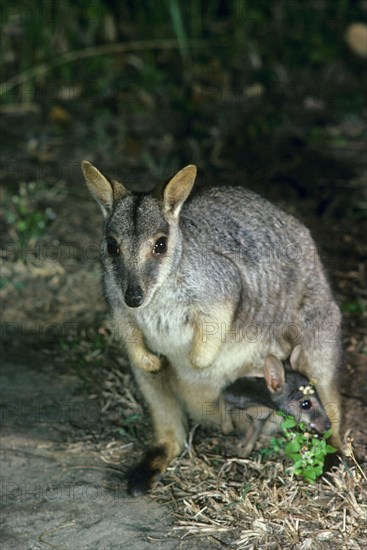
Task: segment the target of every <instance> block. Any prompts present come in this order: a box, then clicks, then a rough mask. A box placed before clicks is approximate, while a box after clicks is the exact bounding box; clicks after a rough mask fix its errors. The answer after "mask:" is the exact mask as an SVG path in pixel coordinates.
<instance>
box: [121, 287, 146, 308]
mask: <svg viewBox="0 0 367 550" xmlns="http://www.w3.org/2000/svg"><path fill="white" fill-rule="evenodd" d="M143 300H144V292H143V290H142V289H141V288H140V286H135V287H132V288H128V289H127V291H126V294H125V304H126V305H127V306H128V307H139V306H141V304H142V303H143Z"/></svg>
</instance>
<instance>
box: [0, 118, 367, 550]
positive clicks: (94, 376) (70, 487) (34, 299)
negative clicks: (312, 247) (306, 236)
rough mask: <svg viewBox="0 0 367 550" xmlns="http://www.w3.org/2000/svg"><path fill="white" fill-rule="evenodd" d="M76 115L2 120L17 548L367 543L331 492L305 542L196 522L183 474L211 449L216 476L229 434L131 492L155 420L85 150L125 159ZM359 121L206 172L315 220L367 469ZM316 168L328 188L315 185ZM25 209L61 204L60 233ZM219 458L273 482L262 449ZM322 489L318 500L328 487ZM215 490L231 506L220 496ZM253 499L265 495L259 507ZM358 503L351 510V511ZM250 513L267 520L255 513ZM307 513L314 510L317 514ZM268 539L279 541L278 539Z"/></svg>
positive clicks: (12, 544)
mask: <svg viewBox="0 0 367 550" xmlns="http://www.w3.org/2000/svg"><path fill="white" fill-rule="evenodd" d="M73 116H74V117H75V119H76V120H75V123H74V124H73V126H72V128H70V135H69V136H68V140H67V141H65V139H62V140H59V138H58V134H57V132H56V131H55V121H54V120H52V117H51V119H50V118H47V116H46V121H45V118H44V117H45V114H44V113H33V114H29V113H26V114H23V115H22V114H16V115H14V114H13V115H7V116H6V117H4V119H5V120H3V121H2V123H1V124H2V125H1V128H0V131H1V132H2V136H3V139H4V142H9V141H12V143H16V148H15V149H13V150H11V149H10V148H7V149H5V152H4V156H3V160H4V161H5V164H4V166H5V170H4V171H3V174H4V176H5V177H4V178H3V184H4V186H3V191H2V192H3V202H2V207H1V208H2V211H1V214H2V230H3V246H2V265H1V281H2V288H1V297H2V371H1V387H2V402H1V409H0V410H1V417H2V438H1V454H2V460H1V462H2V466H1V484H2V493H1V495H2V496H1V507H2V515H1V520H2V535H1V540H2V548H3V549H4V550H10V549H14V550H15V549H16V550H21V549H31V548H34V549H36V548H39V549H41V548H62V549H67V550H69V549H70V550H81V549H87V548H88V550H90V549H97V548H98V549H103V548H106V549H107V548H111V549H112V548H131V549H134V548H136V549H139V550H140V549H143V548H151V547H154V548H162V549H165V548H167V549H168V548H199V547H200V548H206V547H208V548H209V547H210V548H223V547H224V548H258V547H259V548H260V547H263V548H264V547H266V548H297V549H298V548H299V549H303V548H310V547H312V548H320V549H324V548H333V549H335V548H340V549H341V548H356V549H358V548H359V549H361V550H362V549H363V548H365V547H366V546H367V522H366V517H364V518H363V517H362V516H361V514H360V512H358V514H357V512H356V514H357V516H356V517H357V519H353V517H354V516H353V513H354V512H353V513H352V512H351V516H350V517H351V519H350V522H349V519H348V522H349V523H348V522H347V523H348V524H347V526H345V525H344V531H343V525H342V524H343V516H341V518H342V519H340V517H339V516H335V517H337V519H335V523H333V522H334V520H333V519H329V520H328V521H329V531H330V533H331V534H330V533H329V534H327V533H326V532H327V531H328V529H326V527H325V525H323V524H322V515H323V513H325V514H326V511H327V509H328V504H327V503H325V504H324V506H325V508H324V510H325V512H323V511H322V510H323V509H322V508H321V511H320V512H319V519H318V520H317V521H319V524H318V525H319V527H317V529H319V530H318V531H317V529H316V527H315V526H312V525H311V523H312V521H313V520H312V519H309V520H308V521H309V522H310V525H311V526H310V533H311V534H309V535H308V538H307V536H306V535H305V534H303V535H302V532H301V530H298V527H297V530H298V531H297V533H298V535H297V537H298V539H297V538H292V536H293V535H292V536H291V535H290V534H289V533H288V532H287V531H284V532H282V533H281V534H279V538H276V537H275V535H274V533H273V534H271V533H270V534H269V533H267V532H266V529H265V528H263V526H262V523H261V521H264V519H263V517H261V518H257V519H256V521H255V519H253V523H252V524H251V525H252V527H251V525H250V524H249V525H247V527H246V529H247V530H248V532H250V530H251V529H252V532H255V531H256V529H257V528H258V531H259V532H261V536H260V535H259V537H260V538H258V539H256V537H255V538H253V539H249V538H243V536H242V539H241V536H240V535H239V534H238V533H237V531H238V532H240V531H241V525H240V524H239V523H238V524H237V525H236V527H231V528H230V527H223V526H222V527H221V526H218V525H217V524H216V525H215V527H213V525H212V524H210V525H209V524H208V523H205V521H204V520H203V522H202V526H201V527H200V526H199V527H197V528H195V529H193V523H192V522H193V521H194V520H193V518H196V521H197V518H198V517H200V514H202V513H203V515H204V516H205V513H204V512H203V510H204V509H205V507H204V506H202V504H200V503H199V504H198V508H197V509H196V510H194V511H192V510H191V511H187V513H188V514H189V513H191V516H190V518H191V519H190V521H189V520H188V519H187V518H186V519H185V516H184V512H183V509H184V508H185V506H186V507H188V504H187V503H188V502H189V501H190V498H194V497H192V495H191V496H190V497H189V496H187V495H188V492H185V491H186V489H184V488H183V487H182V486H181V485H180V482H179V481H177V479H178V478H179V477H180V476H181V478H183V477H185V478H186V479H187V476H188V473H187V471H188V469H190V464H195V465H197V464H198V461H200V464H201V471H204V470H205V468H207V476H208V479H209V478H210V475H211V474H210V473H208V472H210V471H212V470H210V469H211V468H212V469H213V468H214V466H213V464H214V463H215V461H214V459H213V458H210V457H211V456H212V455H211V451H212V448H213V446H215V445H216V444H217V443H218V440H220V436H217V434H214V435H208V434H206V433H203V432H197V433H195V438H194V442H193V446H194V447H193V448H195V447H196V448H197V449H199V450H198V451H197V453H196V455H195V456H187V453H186V455H185V457H183V458H182V459H181V461H177V462H176V466H174V467H173V469H172V470H170V472H168V474H167V477H165V479H163V481H162V482H161V483H160V484H159V485H158V488H157V491H156V492H153V493H152V495H149V496H147V497H144V498H139V499H132V498H130V497H129V496H128V495H127V493H126V482H125V474H126V471H127V469H128V468H129V467H130V466H131V465H132V464H134V463H135V461H136V460H137V459H138V457H139V456H140V453H141V451H142V449H143V447H144V444H145V442H146V441H147V440H149V438H150V432H151V429H150V424H149V418H148V416H147V413H146V410H145V408H144V405H143V402H142V399H141V396H139V392H138V390H137V389H136V387H135V385H134V382H133V381H132V379H131V376H130V374H129V369H128V365H127V363H126V360H125V359H124V357H123V355H122V353H121V351H120V350H119V348H118V345H117V344H116V343H115V342H113V341H112V339H111V336H110V330H109V327H110V324H109V323H110V321H109V316H108V311H107V307H106V305H105V303H104V299H103V295H102V289H101V281H100V279H101V270H100V265H99V262H98V240H99V235H100V230H101V223H102V220H101V215H100V213H99V210H98V208H97V206H96V205H95V204H94V202H93V200H92V198H91V197H90V196H89V195H88V193H87V191H86V189H85V188H84V185H83V182H82V177H81V174H80V172H79V162H80V160H81V159H83V158H88V159H89V160H91V161H96V162H97V164H98V160H99V166H100V167H101V168H103V169H108V168H109V169H112V167H113V158H111V157H112V156H111V157H108V155H107V153H106V157H103V155H100V158H99V157H98V156H97V154H96V148H95V144H94V143H93V142H92V141H88V140H87V130H88V129H87V127H85V126H84V125H83V124H82V123H81V122H80V123H79V122H78V120H77V116H76V114H75V112H74V113H73ZM364 124H365V123H364ZM56 127H57V124H56ZM365 128H366V126H364V131H365ZM352 130H353V129H352ZM352 130H351V129H350V128H349V127H346V128H343V127H341V128H339V130H338V131H339V133H340V134H341V135H343V136H344V137H345V139H346V143H347V145H346V146H343V147H341V148H340V147H339V148H334V149H333V148H332V147H328V146H324V148H323V150H321V151H320V149H319V148H318V149H312V148H309V147H306V146H302V145H300V144H299V143H293V142H289V141H284V142H279V143H278V144H277V145H276V146H274V148H273V149H272V150H271V149H270V150H267V151H264V150H263V151H262V156H261V155H260V156H259V158H256V156H255V157H254V159H253V162H254V165H255V168H256V170H255V175H254V176H253V175H251V173H249V168H248V166H249V165H248V164H246V163H245V164H243V165H241V167H240V169H238V168H237V167H236V164H235V163H234V162H233V163H232V164H230V165H229V166H226V167H225V168H224V169H223V167H222V168H220V167H219V168H218V166H214V165H212V166H205V165H204V166H203V168H202V176H201V175H199V177H203V178H205V179H206V180H207V181H210V180H211V179H212V178H214V177H215V178H217V177H218V174H219V176H221V177H222V178H225V179H226V180H229V179H230V180H231V181H232V182H233V183H236V182H239V180H240V179H241V181H242V180H245V183H246V185H248V186H249V187H251V188H252V189H254V190H256V191H257V192H259V193H260V194H263V195H264V196H267V197H268V198H270V199H271V200H273V201H275V202H277V203H278V204H280V205H281V206H282V207H283V208H285V209H286V210H287V211H289V212H291V213H293V214H295V215H297V216H298V217H299V218H300V219H302V220H303V221H304V222H305V223H306V224H307V225H308V226H309V227H310V229H311V230H312V232H313V234H314V237H315V240H316V242H317V243H318V245H319V247H320V249H321V252H322V256H323V258H324V262H325V265H326V266H327V269H328V272H329V274H330V279H331V282H332V285H333V288H334V290H335V294H336V297H337V300H338V303H339V304H340V305H341V307H342V310H343V313H344V337H343V348H344V350H345V361H344V367H343V372H342V384H341V389H342V395H343V404H344V426H343V428H344V429H343V431H344V432H347V433H348V434H349V436H350V437H352V438H353V446H354V452H355V455H356V457H357V458H358V460H359V462H360V464H361V466H362V468H365V467H366V464H367V425H366V421H365V417H366V405H367V398H366V396H367V364H366V344H367V342H366V331H365V327H366V319H367V312H366V298H367V294H366V261H365V260H366V243H365V234H366V225H365V221H366V219H365V218H364V217H363V215H362V214H363V209H364V208H365V206H366V201H367V194H366V193H367V192H366V181H367V163H366V159H365V157H364V155H363V148H364V145H365V144H364V142H363V140H362V139H361V138H360V137H358V136H360V135H361V134H358V132H357V134H358V135H357V137H354V134H353V131H352ZM14 150H16V151H17V153H13V152H12V151H14ZM222 156H223V157H224V156H225V150H224V152H223V154H222ZM94 157H96V158H94ZM106 158H108V159H109V160H108V161H106V160H105V163H106V165H104V164H103V161H104V159H106ZM274 159H276V160H274ZM101 162H102V164H101ZM136 165H137V163H136ZM136 165H133V164H131V166H130V167H127V169H126V173H127V177H128V175H129V174H131V173H135V172H134V168H135V167H136ZM264 167H265V168H264ZM107 171H108V170H107ZM264 173H265V174H264ZM199 174H200V172H199ZM147 179H148V173H147V172H145V173H144V174H143V175H142V179H141V181H146V180H147ZM315 179H317V184H314V185H313V186H309V181H310V180H312V181H314V180H315ZM39 180H43V181H46V183H43V184H42V183H39ZM22 181H27V182H29V181H36V184H35V185H34V188H32V189H33V190H32V189H31V190H29V191H26V192H25V195H26V198H25V200H26V201H28V202H27V205H28V206H27V208H29V210H27V211H26V213H25V214H24V213H19V209H18V210H16V208H17V207H16V205H15V206H14V204H15V203H14V201H13V202H12V197H13V196H14V195H16V194H17V193H19V189H20V187H19V184H20V183H21V182H22ZM37 181H38V183H37ZM332 182H335V183H334V184H332ZM9 209H10V210H12V209H15V211H16V215H18V216H20V217H21V216H23V218H24V217H27V216H28V219H29V217H30V216H31V214H30V213H31V212H34V211H41V212H47V224H46V228H45V231H44V232H43V233H42V234H41V235H40V236H39V237H37V239H35V238H33V237H30V238H29V239H28V240H27V241H26V243H25V244H23V245H22V246H21V245H20V242H19V224H18V226H17V221H19V219H18V218H16V220H15V223H14V220H13V221H12V222H11V221H9V217H7V215H6V211H8V210H9ZM23 218H22V219H23ZM17 227H18V230H17ZM17 231H18V232H17ZM203 445H204V446H203ZM205 445H206V446H205ZM190 453H191V454H192V453H194V451H193V449H191V451H190V452H189V455H190ZM194 454H195V453H194ZM219 460H222V462H221V467H224V466H225V468H227V470H225V471H226V472H227V474H226V475H227V478H225V479H226V480H227V481H228V483H229V482H230V480H231V479H232V477H233V479H234V478H235V477H236V476H237V477H236V479H237V478H238V476H239V475H240V474H239V470H236V472H235V473H233V472H232V470H231V468H232V467H233V468H234V467H236V468H242V467H246V468H250V469H251V468H253V474H251V475H253V476H254V480H255V478H256V476H260V478H261V479H262V480H263V477H261V475H262V474H261V472H260V470H261V468H260V470H259V466H258V464H259V462H258V460H259V459H258V457H257V455H256V454H255V455H254V460H253V461H252V460H250V461H243V464H239V465H237V466H236V464H234V463H230V464H229V463H225V459H224V458H223V459H219ZM190 461H191V462H190ZM245 462H246V464H245ZM278 466H279V465H278ZM272 467H274V468H275V467H276V465H275V464H272ZM351 467H352V466H351ZM266 468H267V466H266V465H264V469H263V471H264V472H265V471H267V470H266ZM194 469H195V468H194V467H193V471H194ZM221 471H222V470H221ZM213 472H214V470H213ZM215 472H216V473H214V474H213V476H216V475H217V473H218V471H217V470H215ZM259 472H260V473H259ZM181 474H182V475H181ZM192 475H193V476H194V473H193V474H192ZM195 475H196V474H195ZM241 475H242V474H241ZM278 475H279V473H278V474H277V476H278ZM280 477H281V476H280ZM277 479H278V478H277ZM192 481H193V483H194V477H193V478H192ZM273 481H274V480H273ZM201 483H202V481H201V482H200V487H201V488H202V486H203V485H201ZM254 483H255V481H254ZM269 483H270V486H271V482H267V485H266V486H268V485H269ZM293 483H294V486H298V485H297V484H298V482H296V481H294V482H293ZM242 484H243V482H242ZM363 484H365V482H364V481H363V479H362V478H360V479H359V481H358V483H357V484H356V487H357V489H356V491H357V493H358V491H361V493H358V495H357V497H356V499H357V500H356V502H357V504H355V510H357V509H358V506H361V502H363V499H362V496H361V495H362V494H363ZM358 485H359V488H358ZM208 486H209V481H208ZM198 487H199V486H197V490H199V489H198ZM204 487H205V483H204ZM298 487H299V488H300V489H299V491H300V493H299V494H300V497H299V498H300V499H301V500H300V502H301V501H302V498H305V494H306V493H307V490H306V493H305V492H303V493H302V491H303V489H302V487H303V486H302V485H299V486H298ZM323 487H325V486H323V485H322V482H320V484H317V492H318V494H319V495H322V493H323V491H324V488H323ZM255 489H256V484H255ZM236 490H239V489H236ZM364 490H365V489H364ZM264 491H265V489H264ZM274 491H275V489H274ZM325 491H326V488H325ZM341 492H342V490H341V489H340V491H339V493H341ZM357 493H356V494H357ZM309 494H310V498H314V493H312V492H310V493H309ZM364 494H365V493H364ZM211 496H213V495H211ZM288 496H289V495H288ZM213 498H214V500H215V499H216V500H215V502H216V503H217V504H215V506H219V504H218V502H219V503H220V498H219V497H218V496H215V497H213ZM253 498H255V497H253ZM287 498H288V497H287ZM289 498H290V497H289ZM292 498H295V497H292ZM297 498H298V497H297ZM348 498H349V497H348ZM363 498H365V496H364V497H363ZM218 499H219V500H218ZM358 499H360V500H358ZM361 499H362V500H361ZM214 500H213V502H214ZM190 502H191V501H190ZM250 502H251V498H250V496H249V497H248V501H247V504H246V506H247V505H249V504H248V503H250ZM287 502H289V499H288V501H287ZM200 506H202V507H201V508H200ZM226 506H227V505H226ZM348 506H350V507H352V505H351V504H350V503H349V505H348ZM348 506H347V504H346V505H345V507H346V510H347V512H345V514H349V508H348ZM224 509H225V510H227V508H222V509H221V510H222V513H224V512H223V510H224ZM340 509H341V508H340ZM361 509H362V508H361ZM358 510H359V509H358ZM246 513H247V516H248V517H251V513H252V512H251V511H250V510H247V512H246ZM254 513H255V512H254ZM341 513H343V512H342V511H341ZM264 514H265V512H264ZM352 516H353V517H352ZM238 517H239V516H238ZM241 517H242V516H241ZM297 517H298V519H297V521H298V520H299V521H301V522H302V515H301V516H297ZM254 518H255V516H254ZM348 518H349V516H348ZM234 521H237V522H238V521H239V520H238V519H236V518H235V520H234ZM241 521H242V520H241ZM244 521H245V520H244ZM282 521H283V520H282ZM284 521H285V522H286V519H284ZM315 521H316V520H315ZM190 522H191V523H190ZM254 522H255V523H254ZM256 522H257V523H256ZM259 522H260V523H259ZM353 522H354V523H353ZM228 525H229V523H228ZM284 525H285V523H284ZM297 525H298V524H297ZM264 529H265V530H264ZM312 529H315V532H314V534H313V535H312ZM246 532H247V531H246ZM256 532H257V531H256ZM352 532H353V533H354V534H353V536H352V534H351V533H352ZM264 533H265V534H264ZM287 533H288V534H287ZM325 533H326V534H325ZM340 533H342V534H340ZM343 533H344V535H343ZM246 536H250V535H246ZM251 536H252V535H251ZM253 536H255V535H253ZM317 536H318V537H319V538H317ZM261 537H270V539H265V538H261ZM272 537H273V538H272ZM282 537H283V538H282ZM310 537H311V538H310ZM315 537H316V538H315ZM338 537H339V538H338ZM343 537H344V538H343ZM353 537H354V538H353ZM241 540H242V542H241ZM268 540H273V543H272V544H273V546H272V545H271V544H270V543H268V542H266V541H268ZM233 541H237V542H233ZM246 541H247V542H246ZM249 541H250V542H249ZM264 541H265V542H264ZM274 541H275V542H274ZM307 541H311V543H309V542H307ZM348 541H349V542H348ZM350 541H351V542H350ZM264 544H267V545H266V546H264ZM309 544H311V546H309ZM348 545H349V546H348Z"/></svg>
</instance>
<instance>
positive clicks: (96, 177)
mask: <svg viewBox="0 0 367 550" xmlns="http://www.w3.org/2000/svg"><path fill="white" fill-rule="evenodd" d="M82 170H83V174H84V178H85V181H86V184H87V187H88V189H89V191H90V192H91V194H92V196H93V197H94V199H95V200H96V201H97V202H98V204H99V206H100V207H101V210H102V213H103V216H104V217H105V218H107V216H108V215H109V214H110V213H111V211H112V208H113V205H114V204H115V202H116V201H117V200H118V199H120V198H122V197H123V196H125V195H126V194H127V193H128V191H127V189H126V188H125V187H124V186H123V185H122V183H120V182H118V181H109V180H108V179H107V178H106V177H105V176H104V175H103V174H101V172H100V171H99V170H97V168H96V167H95V166H93V164H91V163H90V162H88V161H87V160H83V162H82Z"/></svg>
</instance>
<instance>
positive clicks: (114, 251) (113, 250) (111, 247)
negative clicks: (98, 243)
mask: <svg viewBox="0 0 367 550" xmlns="http://www.w3.org/2000/svg"><path fill="white" fill-rule="evenodd" d="M106 242H107V252H108V254H109V255H110V256H118V255H119V254H120V247H119V245H118V243H117V241H116V240H115V239H114V238H113V237H107V239H106Z"/></svg>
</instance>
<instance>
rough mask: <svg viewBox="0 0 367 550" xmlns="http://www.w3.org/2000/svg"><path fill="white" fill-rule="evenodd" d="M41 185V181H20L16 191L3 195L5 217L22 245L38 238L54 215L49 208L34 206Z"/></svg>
mask: <svg viewBox="0 0 367 550" xmlns="http://www.w3.org/2000/svg"><path fill="white" fill-rule="evenodd" d="M41 187H43V186H42V183H41V182H31V183H29V184H25V183H21V184H20V186H19V191H18V193H16V194H13V195H9V194H6V196H5V201H4V210H5V219H6V221H7V223H8V225H9V227H11V228H12V229H13V231H15V233H16V235H17V237H18V240H19V243H20V244H22V245H24V244H27V243H28V242H30V241H36V240H37V239H39V238H40V237H41V236H42V235H43V234H44V232H45V230H46V228H47V227H48V225H49V223H50V222H51V220H52V219H53V218H54V216H55V214H54V212H53V211H52V210H51V209H49V208H40V207H39V206H36V201H37V198H38V197H37V195H38V192H39V191H40V190H41Z"/></svg>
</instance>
